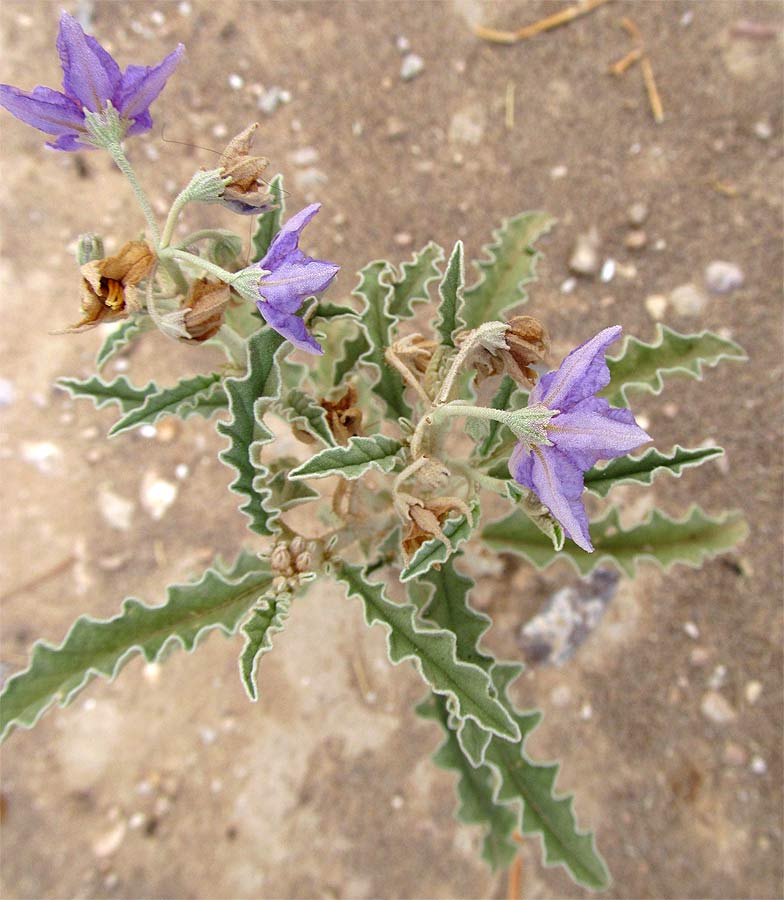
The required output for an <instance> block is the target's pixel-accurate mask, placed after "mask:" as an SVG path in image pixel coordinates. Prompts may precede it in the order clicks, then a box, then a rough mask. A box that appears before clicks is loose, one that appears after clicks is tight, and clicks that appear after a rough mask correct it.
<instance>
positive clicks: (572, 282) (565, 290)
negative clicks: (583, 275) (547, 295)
mask: <svg viewBox="0 0 784 900" xmlns="http://www.w3.org/2000/svg"><path fill="white" fill-rule="evenodd" d="M576 287H577V279H576V278H573V277H571V276H570V277H569V278H565V279H564V280H563V281H562V282H561V293H562V294H571V293H572V292H573V291H574V289H575V288H576Z"/></svg>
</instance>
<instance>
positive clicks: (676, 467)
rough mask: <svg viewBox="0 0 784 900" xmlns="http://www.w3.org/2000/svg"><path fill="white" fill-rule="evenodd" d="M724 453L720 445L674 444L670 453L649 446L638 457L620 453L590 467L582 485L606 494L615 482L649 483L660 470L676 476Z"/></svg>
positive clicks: (599, 493) (595, 491) (587, 488)
mask: <svg viewBox="0 0 784 900" xmlns="http://www.w3.org/2000/svg"><path fill="white" fill-rule="evenodd" d="M723 455H724V450H722V448H721V447H698V448H696V449H695V450H688V449H686V448H685V447H679V446H675V447H673V449H672V453H671V454H670V455H669V456H667V454H665V453H660V452H659V451H658V450H657V449H656V448H655V447H652V448H651V449H650V450H646V451H645V453H643V454H642V455H640V456H631V455H629V456H619V457H618V458H617V459H611V460H610V461H609V462H608V463H606V464H605V465H603V466H601V467H594V468H593V469H589V470H588V471H587V472H586V473H585V488H586V490H589V491H591V492H592V493H594V494H598V495H599V496H600V497H606V496H607V495H608V494H609V493H610V490H611V489H612V488H613V487H615V485H617V484H651V483H652V482H653V480H654V478H656V476H657V475H659V473H661V472H669V473H670V474H671V475H674V476H675V477H676V478H679V477H680V475H681V472H683V470H684V469H689V468H691V467H692V466H701V465H702V464H703V463H705V462H709V461H710V460H712V459H718V458H719V457H720V456H723Z"/></svg>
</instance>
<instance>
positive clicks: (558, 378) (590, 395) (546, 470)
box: [509, 325, 651, 553]
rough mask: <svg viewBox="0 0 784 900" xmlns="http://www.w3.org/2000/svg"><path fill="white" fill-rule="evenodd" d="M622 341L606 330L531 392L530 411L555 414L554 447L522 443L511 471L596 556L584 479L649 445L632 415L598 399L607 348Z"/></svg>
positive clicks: (550, 430)
mask: <svg viewBox="0 0 784 900" xmlns="http://www.w3.org/2000/svg"><path fill="white" fill-rule="evenodd" d="M620 336H621V326H620V325H615V326H614V327H612V328H605V329H604V331H600V332H599V334H597V335H596V336H595V337H592V338H591V339H590V340H589V341H586V342H585V343H584V344H581V345H580V346H579V347H578V348H577V349H576V350H572V352H571V353H570V354H569V355H568V356H567V357H566V359H565V360H564V361H563V362H562V363H561V365H560V367H559V368H558V369H557V370H556V371H555V372H548V374H547V375H545V376H543V378H542V379H541V380H540V381H539V383H538V384H537V385H536V387H535V388H534V389H533V391H531V394H530V396H529V398H528V405H529V406H535V405H542V406H545V407H546V408H547V409H552V410H556V414H555V415H554V416H553V417H552V418H551V419H550V421H549V422H548V423H547V425H546V426H545V428H546V433H547V437H548V439H549V441H550V442H551V443H550V445H549V446H544V445H541V446H532V445H530V444H527V443H526V442H524V441H521V442H520V443H519V444H518V445H517V447H515V450H514V452H513V453H512V456H511V458H510V459H509V471H510V472H511V474H512V477H513V478H514V480H515V481H517V482H518V483H519V484H522V485H524V486H525V487H527V488H529V489H530V490H532V491H533V492H534V493H535V494H536V496H537V497H538V498H539V499H540V500H541V502H542V503H543V504H544V505H545V506H546V507H547V508H548V509H549V510H550V512H551V513H552V515H553V516H554V517H555V518H556V519H557V520H558V521H559V522H560V523H561V525H562V526H563V529H564V531H565V532H566V534H567V535H568V536H569V537H570V538H571V539H572V540H573V541H574V542H575V543H576V544H577V545H578V546H580V547H582V548H583V550H587V551H588V552H589V553H590V552H593V546H592V545H591V538H590V536H589V534H588V517H587V516H586V514H585V508H584V506H583V503H582V500H581V499H580V498H581V495H582V492H583V473H584V472H587V471H588V469H590V468H591V467H592V466H593V465H594V464H595V463H596V462H597V461H598V460H600V459H613V458H614V457H616V456H623V455H624V454H626V453H628V452H629V451H631V450H634V449H635V447H639V446H640V444H644V443H645V442H646V441H649V440H650V439H651V438H650V435H648V434H646V432H644V431H643V430H642V428H640V426H639V425H638V424H637V423H636V422H635V421H634V416H633V415H632V414H631V412H630V411H629V410H628V409H613V408H611V407H610V404H609V403H608V402H607V401H606V400H602V399H600V398H599V397H596V396H594V395H595V394H596V393H598V392H599V391H600V390H601V389H602V388H603V387H606V385H607V384H609V382H610V370H609V369H608V368H607V363H606V362H605V360H604V353H605V350H606V349H607V347H608V346H609V345H610V344H612V343H613V342H614V341H616V340H618V338H619V337H620Z"/></svg>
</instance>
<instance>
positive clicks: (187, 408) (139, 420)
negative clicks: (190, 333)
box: [109, 372, 228, 437]
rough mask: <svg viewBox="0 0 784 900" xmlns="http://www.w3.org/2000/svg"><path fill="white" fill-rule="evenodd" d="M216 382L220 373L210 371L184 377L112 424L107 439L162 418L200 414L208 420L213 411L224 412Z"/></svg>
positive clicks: (221, 392)
mask: <svg viewBox="0 0 784 900" xmlns="http://www.w3.org/2000/svg"><path fill="white" fill-rule="evenodd" d="M220 381H221V376H220V374H219V373H218V372H211V373H210V374H209V375H196V376H195V377H193V378H184V379H183V380H182V381H179V382H178V383H177V384H175V385H174V387H170V388H162V389H161V390H158V391H156V392H155V393H154V394H148V395H147V397H146V399H145V401H144V403H142V405H141V406H137V407H136V408H135V409H132V410H131V411H130V412H128V413H126V414H125V415H124V416H123V417H122V418H121V419H118V421H116V422H115V423H114V425H112V427H111V428H110V429H109V437H114V435H116V434H120V433H122V432H123V431H128V430H129V429H130V428H138V427H139V426H140V425H153V424H155V422H157V421H158V419H161V418H163V416H178V417H179V418H181V419H187V418H188V416H192V415H200V416H204V417H205V418H207V419H208V418H209V417H210V416H211V415H212V414H213V413H214V412H216V411H217V410H219V409H225V407H226V404H227V403H228V398H227V397H226V392H225V391H224V389H223V385H222V384H220Z"/></svg>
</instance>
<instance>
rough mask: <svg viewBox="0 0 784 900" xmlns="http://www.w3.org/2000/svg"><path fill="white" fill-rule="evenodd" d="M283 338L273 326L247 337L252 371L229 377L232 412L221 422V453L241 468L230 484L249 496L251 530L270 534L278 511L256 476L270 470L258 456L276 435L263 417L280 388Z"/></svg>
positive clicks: (245, 509)
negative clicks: (225, 444) (271, 521)
mask: <svg viewBox="0 0 784 900" xmlns="http://www.w3.org/2000/svg"><path fill="white" fill-rule="evenodd" d="M282 344H283V338H282V337H281V335H279V334H278V333H277V331H273V330H272V329H271V328H265V329H263V330H262V331H258V332H256V333H255V334H254V335H252V336H251V337H250V338H249V340H248V372H247V374H246V375H245V376H244V377H243V378H227V379H226V381H225V382H224V387H225V389H226V394H227V396H228V398H229V412H230V414H231V418H230V419H229V420H228V421H227V422H219V423H218V427H217V430H218V433H219V434H222V435H223V436H224V437H227V438H228V439H229V446H228V447H227V448H226V449H225V450H222V451H221V452H220V454H219V459H220V460H221V462H224V463H225V464H226V465H227V466H231V467H232V468H233V469H234V470H235V471H236V473H237V476H236V478H235V479H234V480H233V481H232V483H231V485H230V486H229V489H230V490H231V491H233V492H234V493H235V494H240V496H242V497H244V498H245V502H244V503H243V504H242V505H241V506H240V510H241V512H244V513H245V515H246V516H248V518H249V519H250V522H249V524H248V527H249V528H250V530H251V531H254V532H255V533H256V534H262V535H266V534H272V530H271V527H270V524H269V519H270V516H273V517H274V514H275V511H274V510H273V509H271V508H270V507H269V493H268V491H266V490H265V489H264V488H263V486H262V485H260V483H259V481H257V480H256V479H257V477H258V476H260V475H261V476H264V474H265V473H266V469H265V468H264V467H263V466H262V465H261V462H260V459H259V454H260V450H261V446H262V445H263V444H265V443H268V442H269V441H271V440H272V437H273V435H272V432H270V431H269V429H268V428H267V427H266V426H265V425H264V423H263V422H262V419H261V417H262V415H263V413H264V411H265V409H266V407H267V406H268V405H269V404H270V402H271V401H272V400H274V399H276V398H277V395H278V391H279V389H280V374H279V368H278V363H277V361H276V359H275V356H276V354H277V352H278V351H279V349H280V347H281V345H282ZM261 481H262V482H263V477H262V479H261ZM265 502H266V504H267V507H266V508H265Z"/></svg>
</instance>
